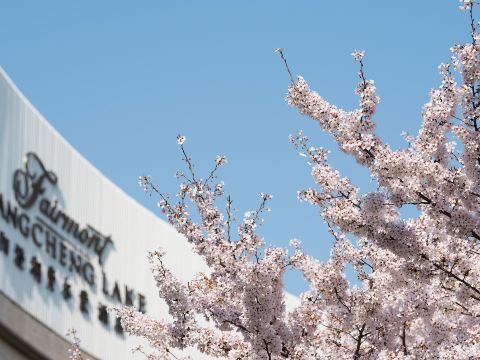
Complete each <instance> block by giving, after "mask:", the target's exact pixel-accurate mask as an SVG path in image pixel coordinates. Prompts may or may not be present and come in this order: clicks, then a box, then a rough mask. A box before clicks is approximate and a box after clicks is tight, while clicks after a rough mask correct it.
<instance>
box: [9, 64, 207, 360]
mask: <svg viewBox="0 0 480 360" xmlns="http://www.w3.org/2000/svg"><path fill="white" fill-rule="evenodd" d="M29 152H33V153H35V154H36V155H37V156H38V158H39V159H41V161H42V163H43V165H44V166H45V168H46V170H48V171H52V172H53V173H55V174H56V175H57V177H58V183H57V184H56V185H52V184H50V183H49V182H48V181H43V187H44V188H45V192H44V193H43V194H41V195H40V196H39V198H38V199H37V201H36V202H35V204H34V205H32V206H31V207H30V208H27V209H24V208H22V207H21V206H20V205H19V204H18V202H17V201H16V199H15V196H14V191H13V187H12V182H13V174H14V172H15V171H16V170H17V169H20V170H23V171H25V167H24V165H25V164H24V157H25V154H27V153H29ZM29 161H32V162H33V165H31V167H32V168H37V169H36V170H35V169H34V170H35V171H37V175H38V171H39V170H38V164H36V163H35V159H33V160H32V159H30V160H29ZM34 170H32V171H33V172H34ZM30 180H31V179H30ZM0 194H2V203H3V214H2V213H1V212H0V232H2V233H3V236H4V238H6V239H8V240H7V242H8V243H9V249H8V254H7V253H5V251H4V250H5V248H3V251H2V247H1V244H2V240H1V239H0V291H2V292H3V293H4V294H6V296H8V297H9V298H11V299H12V300H14V301H15V302H16V303H17V304H19V306H21V307H22V308H23V309H24V310H25V311H27V312H28V313H30V314H31V315H32V316H34V317H35V318H36V319H38V320H39V321H41V322H42V323H44V324H45V325H46V326H48V327H49V328H50V329H52V330H53V331H54V332H56V333H57V334H59V335H61V336H65V333H66V331H67V329H69V328H71V327H75V328H76V329H77V331H78V335H79V337H80V338H81V339H82V347H83V348H84V349H85V350H86V351H87V352H89V353H91V354H92V355H94V356H96V357H99V358H101V359H126V358H132V355H131V352H130V349H131V348H132V347H133V346H134V345H136V344H138V343H139V340H137V339H127V338H125V337H123V336H119V335H117V334H116V332H115V330H114V325H115V321H114V319H113V317H112V315H110V319H109V324H108V325H107V326H105V325H104V324H103V323H102V322H101V321H100V320H99V319H98V304H99V303H101V304H105V305H113V304H116V303H118V300H117V299H116V296H112V292H113V288H114V282H115V281H118V284H119V290H120V292H121V296H122V301H125V300H124V299H125V296H124V294H123V290H124V286H125V285H127V286H128V287H129V288H133V289H135V294H134V296H133V298H134V299H133V300H134V305H136V306H138V301H139V298H138V293H141V294H142V295H144V296H145V299H146V310H147V312H148V313H150V314H154V315H155V316H157V317H163V316H167V313H166V308H165V306H164V304H163V303H162V301H160V300H159V299H158V296H157V291H156V288H155V285H154V282H153V279H152V276H151V273H150V271H149V265H148V263H147V261H146V252H147V250H152V249H156V248H158V247H159V246H161V247H163V248H164V249H165V250H166V252H167V257H166V260H167V263H168V265H169V266H170V267H171V268H172V269H174V271H175V273H176V274H177V275H178V276H180V277H181V278H183V279H187V278H189V277H190V276H191V275H192V274H193V273H194V272H195V271H198V270H200V269H203V268H204V265H203V264H202V262H201V261H200V260H199V258H197V257H196V256H194V255H193V254H192V252H191V251H190V249H189V245H188V243H187V242H186V241H185V239H183V238H182V237H181V236H179V235H178V234H177V233H176V232H175V231H174V230H173V229H172V228H171V227H170V226H169V225H167V224H166V223H165V222H163V221H161V220H160V219H158V218H157V217H156V216H155V215H153V214H152V213H150V212H149V211H148V210H146V209H145V208H143V207H142V206H141V205H139V204H138V203H137V202H135V201H134V200H133V199H132V198H130V197H129V196H128V195H126V194H125V193H124V192H123V191H122V190H120V189H119V188H118V187H117V186H115V185H114V184H113V183H112V182H110V181H109V180H108V179H107V178H105V177H104V176H103V175H102V174H101V173H100V172H99V171H98V170H96V169H95V168H94V167H93V166H92V165H91V164H90V163H89V162H88V161H86V160H85V159H84V158H83V157H82V156H81V155H80V154H79V153H78V152H76V151H75V149H73V148H72V147H71V146H70V145H69V144H68V143H67V142H66V141H65V139H63V138H62V136H61V135H60V134H58V133H57V132H56V131H55V129H53V128H52V126H51V125H50V124H49V123H48V122H47V121H46V120H45V119H44V118H43V117H42V116H41V115H40V113H39V112H38V111H37V110H36V109H35V108H34V107H33V106H32V105H31V104H30V103H29V102H28V100H27V99H26V98H25V97H24V96H23V95H22V94H21V93H20V92H19V91H18V89H17V88H16V87H15V85H14V84H13V83H12V81H11V80H10V79H9V78H8V77H7V75H6V74H5V72H4V71H3V70H2V69H1V68H0ZM41 198H45V199H47V200H49V201H52V203H53V201H54V200H55V199H56V200H57V201H58V206H57V209H61V211H62V212H64V213H65V214H68V216H69V217H70V218H71V219H72V220H74V221H75V222H76V223H77V224H79V226H80V228H83V227H85V226H87V225H91V226H92V227H93V228H95V229H97V230H98V231H100V232H101V233H102V234H103V235H106V236H110V237H111V239H112V241H113V246H112V247H111V249H110V250H109V251H108V253H107V256H106V257H105V258H104V264H103V266H101V265H100V264H99V262H98V261H97V260H98V259H97V256H96V254H95V253H94V252H92V251H89V250H88V248H87V247H86V246H84V244H81V243H80V242H79V241H78V240H76V239H75V238H74V237H73V236H72V235H71V234H68V233H67V232H66V231H65V230H64V229H62V227H61V225H60V222H59V223H57V224H56V223H55V222H53V221H52V220H51V219H49V218H48V217H47V216H45V214H44V213H42V212H41V211H40V201H41ZM8 204H10V207H11V209H10V210H11V211H13V210H14V208H16V211H17V215H16V216H17V226H16V227H15V226H14V221H13V220H12V219H13V217H12V216H13V215H12V216H11V217H10V218H8V219H7V214H6V212H7V205H8ZM0 205H2V204H0ZM0 210H1V209H0ZM21 214H24V216H23V219H19V217H20V215H21ZM27 218H28V221H27ZM7 220H8V221H7ZM20 222H21V223H22V224H20ZM36 223H39V225H37V226H34V224H36ZM21 226H22V227H23V228H22V229H20V227H21ZM48 226H49V227H50V228H49V227H48ZM28 227H29V229H28V231H27V230H26V228H28ZM32 228H35V230H34V232H35V236H36V241H37V243H39V244H41V245H40V246H37V245H36V244H35V241H34V239H33V234H32ZM41 229H43V230H41ZM48 229H51V231H50V230H48ZM22 231H23V232H24V233H25V234H26V235H27V236H26V237H24V236H23V235H22ZM48 231H50V232H51V233H53V234H57V235H58V237H59V238H60V236H61V237H62V238H63V240H59V239H57V240H56V241H57V243H56V253H55V257H53V250H52V247H50V248H49V252H47V250H46V246H45V241H46V238H45V236H46V235H45V234H46V232H48ZM90 235H91V234H90ZM42 236H43V237H42ZM50 240H51V239H50ZM60 241H62V243H63V245H64V247H68V248H70V247H71V248H75V249H76V250H74V251H77V252H78V253H85V254H86V256H88V258H89V259H87V260H88V261H89V263H90V264H91V265H92V267H93V271H94V273H95V285H94V286H91V285H89V284H88V282H87V281H86V280H85V279H84V278H83V277H82V276H80V275H78V274H77V273H76V272H75V269H74V268H73V269H72V271H70V270H69V264H68V256H64V257H63V259H62V260H60V252H62V251H63V252H67V251H69V250H65V249H63V250H62V249H60V245H59V243H60ZM3 244H4V245H5V241H4V242H3ZM17 246H18V247H20V248H21V249H23V251H24V263H23V267H24V269H23V270H21V269H20V268H19V267H18V266H17V265H16V263H15V258H16V254H15V248H16V247H17ZM75 254H77V253H75ZM33 256H35V257H36V259H37V260H38V262H39V263H40V264H41V279H40V282H37V281H36V280H35V277H34V276H33V275H32V274H31V273H30V269H31V263H30V262H31V259H32V257H33ZM62 263H64V264H65V263H67V265H62ZM49 266H50V267H52V268H53V269H54V271H55V276H56V278H55V282H54V287H53V291H51V290H49V289H48V279H47V278H48V276H47V268H48V267H49ZM87 270H89V271H87V273H88V274H87V275H88V276H90V275H89V274H90V273H91V271H90V270H91V269H87ZM102 272H105V274H106V276H107V278H108V283H109V285H108V291H109V293H110V294H109V295H105V294H104V293H103V291H102V277H103V276H102ZM65 277H67V278H68V281H69V283H70V284H71V292H72V298H71V299H68V300H65V299H64V297H63V295H62V287H63V281H64V278H65ZM82 290H85V291H86V292H87V294H88V301H89V308H88V310H89V314H88V315H86V314H83V313H82V312H81V311H80V309H79V305H80V298H79V296H80V292H81V291H82ZM66 357H67V356H65V358H66ZM195 358H200V357H199V356H198V355H195Z"/></svg>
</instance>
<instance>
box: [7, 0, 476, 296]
mask: <svg viewBox="0 0 480 360" xmlns="http://www.w3.org/2000/svg"><path fill="white" fill-rule="evenodd" d="M0 8H1V11H0V65H1V66H2V67H3V68H4V69H5V70H6V72H7V73H8V74H9V75H10V77H11V78H12V79H13V81H14V82H15V83H16V84H17V86H18V87H19V88H20V90H21V91H22V92H23V93H24V94H25V95H26V96H27V97H28V98H29V99H30V100H31V101H32V103H33V104H34V105H35V106H36V107H37V108H38V109H39V111H40V112H41V113H42V114H43V115H44V116H45V117H46V118H47V119H48V120H49V121H50V122H51V123H52V124H53V126H54V127H56V128H57V129H58V130H59V132H60V133H61V134H63V135H64V136H65V138H66V139H67V140H68V141H69V142H71V143H72V144H73V146H74V147H76V148H77V149H78V150H79V151H80V152H81V153H82V154H83V155H84V156H85V157H86V158H87V159H88V160H89V161H91V162H92V163H93V164H94V165H95V166H96V167H97V168H98V169H100V170H101V171H102V172H103V173H104V174H105V175H106V176H108V177H109V178H110V179H112V180H113V181H114V182H115V183H116V184H118V185H119V186H120V187H121V188H122V189H124V190H125V191H126V192H127V193H129V194H130V195H131V196H133V197H134V198H135V199H137V200H138V201H139V202H141V203H142V204H144V205H145V206H147V207H149V208H151V209H153V210H154V211H156V209H155V203H156V201H154V200H153V199H151V198H148V197H146V196H145V195H144V193H143V192H142V190H141V189H140V188H139V187H138V185H137V177H138V176H139V175H141V174H150V175H152V176H153V177H154V178H155V179H156V181H157V183H158V184H159V185H160V187H161V188H162V189H164V190H165V191H168V192H170V193H174V192H175V191H176V186H177V183H176V180H175V179H174V177H173V175H174V173H175V171H176V170H177V169H178V168H179V167H181V166H182V163H181V161H180V158H181V156H180V152H179V148H178V145H177V144H176V140H175V137H176V135H177V134H178V133H181V134H185V135H186V136H187V142H186V148H187V150H188V152H189V153H190V154H191V155H192V156H193V158H194V161H195V162H196V163H197V165H198V166H197V171H198V173H200V174H206V173H207V171H209V170H210V167H211V165H212V164H213V159H214V158H215V156H216V155H217V154H224V155H226V156H227V157H228V160H229V164H228V166H227V167H225V168H224V169H223V170H222V171H221V172H220V177H221V178H223V179H224V180H225V185H226V190H227V193H229V194H231V195H232V197H233V200H234V203H235V205H236V208H237V209H238V211H239V215H240V216H241V214H243V212H244V211H246V210H249V209H253V208H255V207H256V206H257V204H258V193H259V192H268V193H270V194H273V195H274V198H273V201H272V202H271V204H270V205H271V208H272V212H271V213H269V214H268V215H266V217H265V224H264V225H263V226H262V229H261V232H262V234H263V235H264V236H265V239H266V241H267V243H269V244H274V245H282V246H286V245H287V244H288V241H289V240H290V239H291V238H294V237H296V238H299V239H301V240H302V242H303V245H304V248H305V249H306V250H307V251H308V252H310V253H312V254H314V255H315V256H317V257H319V258H320V259H326V258H327V257H328V253H329V248H330V245H331V238H330V236H329V235H328V233H327V232H326V230H325V226H324V224H323V222H322V220H321V218H320V216H319V211H318V209H317V208H314V207H312V206H310V205H308V204H301V203H299V202H298V201H297V200H296V191H297V190H300V189H302V188H304V187H308V186H311V185H313V182H312V180H311V177H310V170H309V168H308V166H307V165H306V164H305V159H303V158H301V157H299V156H298V153H297V152H296V151H295V150H294V149H293V148H292V147H291V145H290V144H289V141H288V135H289V134H291V133H294V132H296V131H297V130H299V129H303V130H304V132H305V133H306V134H307V135H308V136H309V137H310V138H311V139H312V144H313V145H318V146H324V147H326V148H329V149H331V150H332V154H331V157H330V159H331V162H332V163H333V164H334V165H335V166H336V167H337V168H338V169H340V170H341V172H342V174H344V175H346V176H349V177H351V178H353V180H354V181H355V183H356V184H358V185H359V186H361V187H362V189H365V190H368V189H371V188H372V184H371V183H370V179H369V175H368V173H367V172H366V171H365V170H364V169H362V168H360V167H358V166H357V165H356V164H355V163H354V162H353V161H352V160H351V159H349V158H346V157H345V156H344V155H342V154H339V153H338V151H337V148H336V146H335V145H334V144H333V143H332V141H331V139H330V138H329V137H328V136H327V135H326V134H324V133H322V131H321V130H320V129H319V128H318V126H317V125H316V124H315V123H314V122H313V121H311V120H309V119H307V118H304V117H301V116H300V115H299V114H298V113H297V111H296V110H295V109H291V108H289V107H288V106H287V104H286V103H285V102H284V96H285V94H286V90H287V86H288V75H287V73H286V71H285V70H284V67H283V64H282V63H281V61H280V59H279V57H278V55H277V54H275V53H274V49H275V48H277V47H282V48H284V52H285V55H286V56H287V58H288V61H289V64H290V67H291V68H292V71H293V73H294V74H301V75H303V76H304V77H305V78H306V80H307V81H309V82H310V84H311V86H312V87H313V88H314V89H316V90H317V91H318V92H319V93H320V94H321V95H323V96H324V97H325V98H326V99H327V100H329V101H331V102H333V103H335V104H337V105H338V106H341V107H344V108H347V109H351V108H353V107H355V106H356V104H357V98H356V97H355V95H354V92H353V90H354V87H355V84H356V82H357V70H358V69H357V64H356V63H355V62H354V61H353V59H352V57H351V56H350V53H351V52H352V51H353V50H354V49H363V50H366V56H365V63H366V74H367V76H368V77H369V78H371V79H374V80H375V81H376V84H377V88H378V93H379V95H380V97H381V104H380V107H379V109H378V113H377V116H376V119H377V122H378V132H379V133H380V134H381V135H382V136H383V137H385V138H386V139H387V142H389V143H390V144H391V145H392V146H393V147H400V146H405V143H404V141H403V140H402V139H401V137H400V136H399V134H400V132H401V131H409V132H411V133H416V132H417V130H418V127H419V124H420V113H421V109H422V105H423V104H424V103H425V102H426V101H427V99H428V92H429V91H430V89H431V88H433V87H436V86H438V85H439V79H440V78H439V76H438V73H437V66H438V65H439V63H440V62H442V61H448V59H449V56H450V51H449V48H450V47H451V46H452V45H454V44H455V43H460V42H463V41H466V40H467V39H468V31H469V28H468V26H469V25H468V19H467V15H466V14H465V13H462V12H460V11H459V10H458V2H456V1H455V0H422V1H414V0H408V1H392V2H390V1H389V2H385V1H378V0H369V1H354V0H345V1H341V2H340V1H328V2H327V1H282V0H276V1H267V0H265V1H250V2H247V1H243V2H240V1H235V2H233V1H231V2H230V1H229V2H227V1H202V2H200V1H197V2H194V1H186V0H178V1H168V2H167V1H157V0H155V1H154V0H149V1H146V0H145V1H135V2H133V1H118V0H116V1H107V0H105V1H90V0H86V1H82V2H73V1H69V2H67V1H41V2H40V1H37V2H33V1H25V0H15V1H6V0H0ZM154 246H155V244H152V247H154ZM286 285H287V289H288V290H290V291H292V292H294V293H299V292H300V291H302V290H303V289H305V285H304V283H303V282H302V281H301V280H300V278H299V276H298V275H296V274H288V275H287V277H286Z"/></svg>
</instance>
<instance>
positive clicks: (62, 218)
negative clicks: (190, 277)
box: [0, 152, 146, 332]
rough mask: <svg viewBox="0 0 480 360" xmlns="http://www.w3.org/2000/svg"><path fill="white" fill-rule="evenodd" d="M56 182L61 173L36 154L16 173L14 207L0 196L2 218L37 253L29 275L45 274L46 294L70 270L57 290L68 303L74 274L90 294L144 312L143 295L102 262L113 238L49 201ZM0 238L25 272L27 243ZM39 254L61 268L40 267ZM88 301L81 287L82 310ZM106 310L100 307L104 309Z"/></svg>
mask: <svg viewBox="0 0 480 360" xmlns="http://www.w3.org/2000/svg"><path fill="white" fill-rule="evenodd" d="M57 183H58V178H57V175H56V174H55V173H53V172H52V171H48V170H47V169H46V168H45V166H44V165H43V163H42V161H41V160H40V158H39V157H38V156H37V155H36V154H34V153H32V152H29V153H28V154H27V155H26V157H25V165H24V168H23V169H18V170H16V171H15V172H14V175H13V192H14V197H15V201H16V204H15V203H12V202H11V201H9V200H8V199H6V198H5V197H4V195H3V194H2V193H0V219H3V220H4V222H5V223H6V224H7V225H9V226H10V227H11V228H13V229H14V230H15V231H16V232H17V233H18V234H19V235H20V239H22V238H23V240H25V241H27V242H29V241H30V242H31V243H32V244H33V249H36V250H35V251H34V254H33V255H32V256H31V258H30V263H29V264H30V265H29V267H30V270H29V272H30V274H31V276H33V278H34V279H35V280H36V281H37V283H38V284H41V283H42V276H43V278H44V279H46V284H47V288H48V290H49V291H50V292H53V291H54V290H55V289H56V287H55V284H56V281H57V279H58V278H59V276H57V275H56V273H57V271H58V269H64V270H63V271H60V273H62V272H65V271H66V273H67V277H65V276H63V275H62V276H63V278H64V282H63V284H57V288H58V289H61V293H62V297H63V298H64V299H65V301H69V299H71V298H72V290H71V285H70V283H69V282H68V281H67V279H68V277H69V276H70V275H75V276H78V277H80V278H81V279H82V280H83V281H85V283H86V284H88V285H89V286H90V291H92V292H98V291H101V292H102V293H103V294H104V295H105V297H106V298H107V299H109V301H111V302H113V303H119V304H123V305H126V306H135V307H136V308H137V309H138V310H139V311H141V312H145V310H146V301H145V296H143V295H142V294H140V293H139V292H137V291H135V290H134V289H133V288H131V287H129V286H127V285H124V284H120V283H119V282H118V281H109V280H108V279H107V278H108V276H107V274H106V273H105V271H104V270H103V262H104V261H105V257H106V256H107V251H108V248H109V246H112V245H113V241H112V239H111V237H110V236H105V235H103V234H102V233H101V232H100V231H98V230H96V229H95V228H94V227H92V226H90V225H88V224H87V225H82V224H80V223H79V222H78V221H76V220H75V219H73V218H72V217H71V216H69V215H68V214H67V213H66V212H65V211H64V210H63V209H61V207H60V206H59V204H58V202H57V201H52V200H51V199H49V198H48V197H47V194H48V190H49V188H48V186H50V187H54V186H57ZM0 235H1V236H0V252H1V253H3V254H4V256H8V254H9V248H12V256H13V262H14V263H15V265H16V267H17V268H18V270H19V271H23V270H24V268H25V267H26V266H27V265H28V263H26V261H27V260H28V259H27V258H26V255H25V244H21V243H22V242H23V240H20V241H19V243H13V242H11V241H10V240H9V239H8V238H7V237H6V236H5V235H4V233H3V232H1V231H0ZM13 250H15V251H13ZM38 251H41V252H43V253H44V254H46V255H47V258H48V259H50V260H51V261H49V262H53V263H56V264H58V265H59V267H56V266H50V265H48V266H47V265H46V264H43V266H42V264H41V262H40V261H39V259H41V258H42V257H39V256H38V255H39V253H38ZM91 256H93V257H96V258H97V261H98V264H99V266H100V267H101V270H100V274H99V275H100V276H97V274H96V270H95V266H94V263H92V261H91ZM97 267H98V265H97ZM42 274H43V275H42ZM97 283H98V284H97ZM97 285H98V286H97ZM100 288H101V290H100ZM88 298H89V297H88V292H87V291H86V290H85V289H83V290H82V291H81V292H80V299H81V300H82V302H81V305H82V306H80V308H81V311H86V310H87V309H88V307H87V305H86V304H87V303H88V301H89V300H88ZM102 306H103V305H101V306H100V307H99V308H100V309H103V307H104V306H103V307H102ZM102 311H103V310H102ZM100 315H101V316H100ZM100 315H99V318H101V320H102V321H103V322H104V323H105V320H106V318H105V314H104V313H101V314H100ZM106 323H108V321H107V322H106ZM116 330H118V329H117V328H116ZM117 332H118V331H117Z"/></svg>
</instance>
